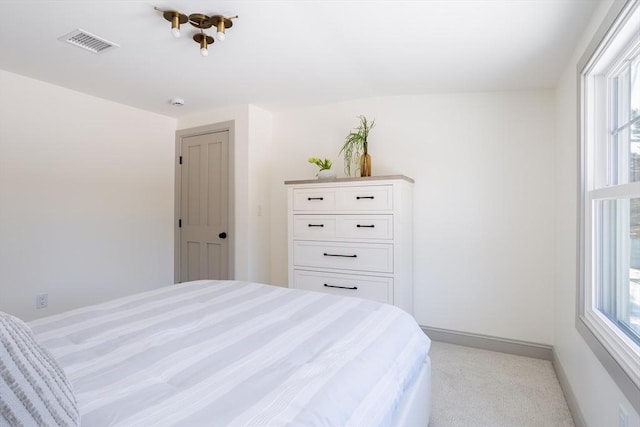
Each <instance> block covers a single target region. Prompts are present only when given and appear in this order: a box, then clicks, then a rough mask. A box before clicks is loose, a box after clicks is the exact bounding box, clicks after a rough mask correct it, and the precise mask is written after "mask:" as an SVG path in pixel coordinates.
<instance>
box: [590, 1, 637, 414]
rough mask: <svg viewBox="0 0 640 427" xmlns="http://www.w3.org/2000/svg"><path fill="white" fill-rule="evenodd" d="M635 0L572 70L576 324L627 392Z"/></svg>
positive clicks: (632, 347) (633, 363)
mask: <svg viewBox="0 0 640 427" xmlns="http://www.w3.org/2000/svg"><path fill="white" fill-rule="evenodd" d="M619 3H620V2H619ZM639 3H640V1H639V0H629V1H627V2H621V6H620V8H619V13H618V14H617V16H616V18H615V19H614V20H613V22H612V24H611V26H610V27H609V28H608V31H607V32H606V33H605V36H604V37H602V39H601V40H600V41H599V43H598V44H597V47H596V48H594V49H592V52H590V54H589V55H588V56H587V58H586V59H585V60H583V65H584V66H583V67H582V71H581V76H580V77H581V107H582V112H581V153H582V163H581V185H582V194H581V245H580V247H581V270H582V271H581V280H580V282H581V283H580V290H581V298H580V301H579V307H578V309H579V310H578V311H579V321H580V322H579V323H581V325H579V326H583V328H580V327H579V329H581V332H582V333H583V336H584V335H585V331H587V332H586V333H587V334H589V335H590V338H589V339H588V340H587V342H589V341H592V342H597V345H598V346H600V347H601V348H603V349H604V350H605V351H604V352H602V351H600V352H598V351H595V352H596V354H598V355H599V357H600V354H602V355H605V354H606V355H607V356H606V357H609V358H611V359H612V360H613V364H615V365H616V366H617V368H616V369H617V371H616V372H617V373H614V374H612V377H613V378H614V380H616V381H617V382H618V380H620V381H626V382H627V384H626V385H625V386H621V389H623V391H624V390H631V391H632V393H636V394H635V396H637V393H638V390H640V35H639V33H638V30H637V29H638V28H640V6H639ZM592 348H593V345H592ZM603 357H605V356H603ZM601 359H602V358H601ZM603 364H604V365H605V366H607V367H608V366H610V365H612V363H604V362H603ZM610 372H611V369H610ZM619 385H620V384H619ZM629 400H630V401H632V402H633V401H636V400H637V397H636V398H635V399H631V397H630V399H629ZM636 409H638V408H636Z"/></svg>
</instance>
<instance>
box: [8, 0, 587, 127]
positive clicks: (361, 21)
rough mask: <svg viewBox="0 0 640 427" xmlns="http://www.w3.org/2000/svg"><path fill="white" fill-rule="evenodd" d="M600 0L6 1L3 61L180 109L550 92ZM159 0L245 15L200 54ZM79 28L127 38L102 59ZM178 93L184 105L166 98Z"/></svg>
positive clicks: (125, 99)
mask: <svg viewBox="0 0 640 427" xmlns="http://www.w3.org/2000/svg"><path fill="white" fill-rule="evenodd" d="M598 3H599V1H597V0H441V1H437V0H413V1H394V0H377V1H370V0H343V1H339V0H324V1H322V0H297V1H296V0H280V1H275V0H235V1H228V0H227V1H207V2H205V1H188V0H187V1H178V0H176V1H173V2H169V1H155V2H152V1H131V0H129V1H125V0H104V1H89V0H85V1H77V0H76V1H61V0H48V1H31V0H18V1H6V0H2V1H0V5H2V9H3V15H4V16H5V18H4V19H3V20H2V24H1V25H0V69H4V70H7V71H10V72H15V73H18V74H22V75H25V76H28V77H32V78H35V79H38V80H44V81H47V82H50V83H53V84H56V85H60V86H64V87H67V88H70V89H74V90H77V91H80V92H84V93H88V94H91V95H95V96H98V97H102V98H106V99H110V100H113V101H116V102H120V103H123V104H128V105H131V106H134V107H138V108H142V109H145V110H149V111H153V112H157V113H159V114H163V115H167V116H173V117H181V116H184V115H188V114H193V113H196V112H201V111H206V110H212V109H216V108H221V107H225V106H228V105H233V104H246V103H251V104H255V105H258V106H260V107H262V108H265V109H267V110H271V111H278V110H282V109H288V108H295V107H299V106H306V105H313V104H321V103H328V102H338V101H343V100H349V99H357V98H366V97H371V96H385V95H405V94H421V93H430V92H475V91H494V90H518V89H539V88H553V87H554V85H555V82H556V80H557V79H558V77H559V74H560V72H561V70H562V68H563V67H564V65H565V64H566V63H567V61H568V59H569V55H570V54H571V53H572V51H573V49H574V47H575V44H576V42H577V40H578V37H579V36H580V34H581V33H582V31H583V30H584V27H585V25H586V24H587V22H588V20H589V17H590V16H591V14H592V12H593V11H594V9H595V7H596V6H597V4H598ZM154 6H157V7H159V8H160V9H163V10H168V9H174V8H177V9H179V10H180V11H181V12H183V13H186V14H191V13H196V12H200V13H205V14H208V15H213V14H223V15H227V16H228V15H239V16H240V17H239V19H237V20H235V21H234V25H233V27H232V28H231V29H229V30H228V31H227V40H226V41H225V42H216V43H215V44H214V45H213V46H211V47H210V49H209V56H208V57H206V58H205V57H201V56H200V54H199V52H198V50H199V48H198V45H197V44H196V43H195V42H194V41H193V40H192V39H191V36H192V34H194V33H195V32H196V29H195V28H193V27H191V26H190V25H189V24H186V25H183V26H182V37H181V38H179V39H174V38H173V37H172V36H171V32H170V24H169V22H167V21H165V20H164V19H163V18H162V16H161V14H160V13H159V12H157V11H155V10H154ZM77 28H81V29H83V30H86V31H88V32H90V33H92V34H95V35H97V36H100V37H102V38H105V39H107V40H109V41H112V42H114V43H117V44H119V45H120V46H121V47H120V48H118V49H112V50H110V51H107V52H104V53H102V54H94V53H91V52H88V51H85V50H82V49H79V48H77V47H74V46H71V45H69V44H66V43H63V42H61V41H59V40H58V38H59V37H60V36H62V35H64V34H67V33H69V32H71V31H73V30H75V29H77ZM172 97H181V98H184V99H185V101H186V105H185V106H183V107H173V106H171V105H169V102H168V101H169V99H170V98H172Z"/></svg>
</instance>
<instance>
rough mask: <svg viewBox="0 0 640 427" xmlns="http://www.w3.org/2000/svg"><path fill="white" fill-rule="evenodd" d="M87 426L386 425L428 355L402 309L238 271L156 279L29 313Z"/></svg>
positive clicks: (425, 343) (424, 340) (426, 343)
mask: <svg viewBox="0 0 640 427" xmlns="http://www.w3.org/2000/svg"><path fill="white" fill-rule="evenodd" d="M29 325H30V326H31V328H32V330H33V332H34V334H35V336H36V338H37V339H38V341H39V342H40V343H42V344H43V345H44V346H45V347H46V348H47V349H48V350H49V351H50V352H51V353H52V354H53V356H54V357H55V358H56V360H57V361H58V362H59V363H60V365H61V366H62V367H63V369H64V371H65V372H66V374H67V376H68V378H69V380H70V381H71V384H72V386H73V389H74V392H75V395H76V399H77V402H78V406H79V408H80V414H81V417H82V425H83V426H106V425H118V426H150V425H153V426H163V425H171V426H175V425H184V426H332V427H335V426H385V425H390V424H391V422H392V419H393V418H394V416H395V415H396V411H397V409H398V407H399V404H400V402H401V400H402V398H403V393H405V391H406V390H408V389H409V388H410V387H411V386H412V385H413V383H414V382H415V381H416V377H417V374H418V372H419V370H420V369H421V367H423V366H424V365H425V361H428V352H429V346H430V341H429V339H428V338H427V337H426V335H425V334H424V333H423V332H422V330H421V329H420V328H419V327H418V325H417V324H416V322H415V320H414V319H413V318H412V317H411V316H410V315H409V314H407V313H406V312H404V311H402V310H400V309H398V308H397V307H393V306H391V305H387V304H381V303H377V302H374V301H368V300H363V299H358V298H347V297H339V296H335V295H328V294H323V293H315V292H308V291H302V290H295V289H287V288H281V287H275V286H269V285H263V284H258V283H249V282H239V281H195V282H188V283H183V284H179V285H172V286H168V287H164V288H161V289H158V290H155V291H151V292H146V293H143V294H137V295H133V296H130V297H126V298H121V299H118V300H114V301H110V302H107V303H103V304H99V305H94V306H90V307H85V308H81V309H78V310H73V311H69V312H65V313H62V314H59V315H55V316H51V317H47V318H43V319H39V320H36V321H33V322H30V323H29Z"/></svg>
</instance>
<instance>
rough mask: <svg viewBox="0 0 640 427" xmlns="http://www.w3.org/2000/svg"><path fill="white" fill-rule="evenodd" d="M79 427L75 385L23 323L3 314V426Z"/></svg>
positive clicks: (0, 339) (0, 422)
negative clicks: (72, 386)
mask: <svg viewBox="0 0 640 427" xmlns="http://www.w3.org/2000/svg"><path fill="white" fill-rule="evenodd" d="M7 425H9V426H36V425H37V426H64V427H66V426H78V425H80V414H79V412H78V407H77V405H76V399H75V396H74V395H73V390H72V389H71V383H70V382H69V381H68V380H67V377H66V375H65V373H64V371H63V370H62V368H61V367H60V366H59V365H58V363H57V362H56V360H55V359H54V358H53V356H51V354H49V352H48V351H47V350H46V349H45V348H44V347H42V346H41V345H40V344H38V342H37V341H36V340H35V338H34V336H33V333H32V332H31V329H30V328H29V326H27V324H26V323H24V322H23V321H22V320H20V319H18V318H16V317H13V316H11V315H9V314H7V313H2V312H0V426H7Z"/></svg>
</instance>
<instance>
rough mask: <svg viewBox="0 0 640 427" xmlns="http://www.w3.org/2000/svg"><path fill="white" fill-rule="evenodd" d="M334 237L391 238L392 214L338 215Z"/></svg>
mask: <svg viewBox="0 0 640 427" xmlns="http://www.w3.org/2000/svg"><path fill="white" fill-rule="evenodd" d="M336 237H340V238H344V239H393V216H392V215H338V216H337V219H336Z"/></svg>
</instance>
